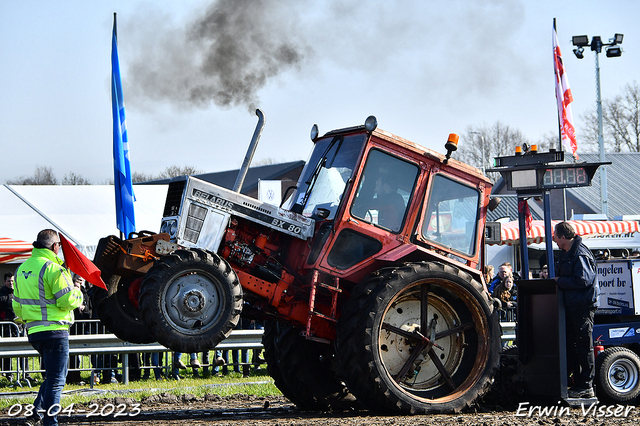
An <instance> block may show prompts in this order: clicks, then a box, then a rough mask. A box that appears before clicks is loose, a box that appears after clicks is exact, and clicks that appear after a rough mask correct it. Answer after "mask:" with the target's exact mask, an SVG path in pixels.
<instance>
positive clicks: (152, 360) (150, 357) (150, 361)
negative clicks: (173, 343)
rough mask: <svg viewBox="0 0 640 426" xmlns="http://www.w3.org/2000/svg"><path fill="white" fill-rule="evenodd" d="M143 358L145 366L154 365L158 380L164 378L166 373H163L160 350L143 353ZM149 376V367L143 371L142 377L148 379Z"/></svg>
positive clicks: (154, 373)
mask: <svg viewBox="0 0 640 426" xmlns="http://www.w3.org/2000/svg"><path fill="white" fill-rule="evenodd" d="M143 360H144V365H145V366H149V365H151V366H152V367H153V375H154V376H155V378H156V380H163V379H164V374H163V373H162V368H160V367H162V353H160V352H153V353H149V352H147V353H145V354H144V355H143ZM148 378H149V369H148V368H145V369H144V372H143V373H142V379H143V380H147V379H148Z"/></svg>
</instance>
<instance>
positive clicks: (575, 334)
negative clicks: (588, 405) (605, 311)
mask: <svg viewBox="0 0 640 426" xmlns="http://www.w3.org/2000/svg"><path fill="white" fill-rule="evenodd" d="M553 241H554V242H555V243H556V244H557V245H558V247H559V248H560V249H561V250H562V254H561V255H560V258H559V259H558V261H557V265H556V277H554V280H556V282H557V283H558V287H559V288H561V289H562V290H564V304H565V313H566V323H567V324H566V325H567V368H568V371H569V372H570V373H571V372H573V377H574V383H573V386H572V387H571V388H569V398H591V397H593V396H594V392H593V378H594V377H595V360H594V355H593V337H592V333H593V316H594V314H595V311H596V305H597V299H598V287H597V285H596V260H595V258H594V257H593V254H592V253H591V251H590V250H589V249H588V248H587V246H585V245H584V244H583V243H582V238H581V237H580V236H578V235H576V233H575V230H574V229H573V227H572V226H571V225H570V224H569V223H567V222H560V223H558V224H557V225H556V227H555V229H554V234H553Z"/></svg>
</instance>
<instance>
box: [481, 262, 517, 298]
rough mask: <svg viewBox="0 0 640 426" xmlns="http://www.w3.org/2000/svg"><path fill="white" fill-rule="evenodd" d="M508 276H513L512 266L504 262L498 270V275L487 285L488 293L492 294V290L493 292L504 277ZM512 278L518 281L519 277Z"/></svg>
mask: <svg viewBox="0 0 640 426" xmlns="http://www.w3.org/2000/svg"><path fill="white" fill-rule="evenodd" d="M509 276H514V274H513V266H511V263H509V262H504V263H503V264H502V265H500V267H499V268H498V274H497V275H496V276H495V277H494V278H493V280H491V282H490V283H489V288H488V290H489V293H491V294H493V290H495V288H496V286H497V285H498V284H500V282H502V280H504V279H505V278H506V277H509ZM514 278H516V279H519V278H520V277H519V276H517V275H516V276H514Z"/></svg>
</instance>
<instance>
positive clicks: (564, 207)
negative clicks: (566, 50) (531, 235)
mask: <svg viewBox="0 0 640 426" xmlns="http://www.w3.org/2000/svg"><path fill="white" fill-rule="evenodd" d="M553 32H554V33H555V34H556V36H557V34H558V30H557V28H556V18H553ZM555 73H556V70H555V66H554V74H555ZM555 78H556V84H558V83H557V76H556V77H555ZM557 95H558V89H557V88H556V96H557ZM558 149H559V150H560V151H564V147H563V145H562V123H561V122H560V114H558ZM562 212H563V218H564V220H567V189H566V188H562Z"/></svg>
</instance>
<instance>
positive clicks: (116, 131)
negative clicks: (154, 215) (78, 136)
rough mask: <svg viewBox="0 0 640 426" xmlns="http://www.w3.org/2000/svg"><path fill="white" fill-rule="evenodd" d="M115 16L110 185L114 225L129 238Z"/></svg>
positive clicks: (132, 225)
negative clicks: (112, 194) (111, 173)
mask: <svg viewBox="0 0 640 426" xmlns="http://www.w3.org/2000/svg"><path fill="white" fill-rule="evenodd" d="M116 32H117V31H116V16H115V13H114V14H113V39H112V42H111V104H112V110H113V184H114V186H115V192H116V222H117V226H118V229H119V230H120V231H121V232H122V233H123V234H124V237H125V238H128V236H129V233H131V232H135V230H136V218H135V215H134V212H133V202H134V201H135V196H134V195H133V185H132V181H131V164H130V163H129V142H128V140H127V123H126V121H125V115H124V99H123V97H122V81H121V80H120V61H119V60H118V41H117V36H116Z"/></svg>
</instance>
